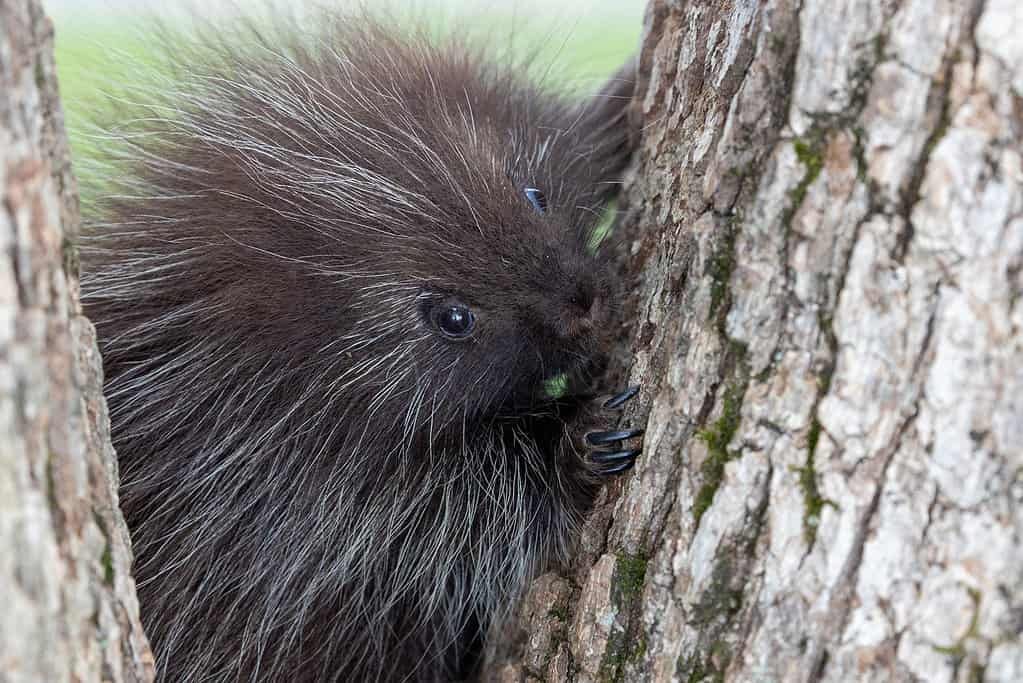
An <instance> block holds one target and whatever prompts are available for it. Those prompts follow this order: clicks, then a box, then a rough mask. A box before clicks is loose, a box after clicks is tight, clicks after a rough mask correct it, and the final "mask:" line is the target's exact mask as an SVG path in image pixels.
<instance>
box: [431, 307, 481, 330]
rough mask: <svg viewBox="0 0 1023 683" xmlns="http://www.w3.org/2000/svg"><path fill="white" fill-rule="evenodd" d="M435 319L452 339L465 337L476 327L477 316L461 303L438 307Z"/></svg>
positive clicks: (438, 325)
mask: <svg viewBox="0 0 1023 683" xmlns="http://www.w3.org/2000/svg"><path fill="white" fill-rule="evenodd" d="M435 320H436V323H437V327H438V328H439V329H440V331H441V333H442V334H443V335H444V336H446V337H450V338H451V339H465V338H466V337H468V336H469V335H470V334H472V330H473V328H474V327H476V316H475V315H473V312H472V311H470V310H469V309H468V308H466V307H465V306H462V305H461V304H450V305H447V306H442V307H440V308H438V309H437V313H436V317H435Z"/></svg>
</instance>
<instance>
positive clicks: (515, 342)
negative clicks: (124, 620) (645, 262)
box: [83, 21, 637, 683]
mask: <svg viewBox="0 0 1023 683" xmlns="http://www.w3.org/2000/svg"><path fill="white" fill-rule="evenodd" d="M261 40H263V41H264V42H262V43H260V44H258V45H257V46H255V47H253V48H251V49H246V50H242V51H238V52H233V51H232V49H231V48H228V47H226V43H225V44H217V43H211V44H210V45H208V46H207V48H205V51H203V50H200V51H198V52H193V53H191V54H192V56H191V57H190V58H189V59H195V60H196V61H195V62H194V63H193V62H188V61H184V63H182V64H180V65H179V66H181V67H182V69H181V81H180V83H179V84H178V88H177V89H176V90H175V91H174V92H168V93H165V94H164V96H163V97H162V98H161V100H160V101H159V102H156V103H153V105H152V106H151V107H150V108H148V109H147V110H146V114H144V115H141V116H137V117H135V118H132V120H131V121H129V122H127V123H124V124H123V126H122V127H121V129H120V131H119V134H120V135H122V137H123V139H124V141H126V144H127V145H128V155H127V157H126V158H125V165H123V166H121V167H120V169H121V170H120V173H122V174H124V175H122V176H120V178H121V179H118V180H116V182H117V184H119V185H120V186H121V190H120V191H118V192H115V193H113V195H112V196H111V197H110V198H109V199H106V200H104V201H102V202H101V203H100V204H99V207H98V209H97V214H96V215H97V218H96V219H95V220H94V225H92V226H91V228H90V229H89V236H88V239H87V240H86V242H85V249H84V251H83V253H84V256H85V265H84V289H85V296H84V301H85V304H86V308H87V313H88V314H89V315H90V317H92V319H93V320H94V321H95V322H96V324H97V327H98V330H99V335H100V341H101V345H102V351H103V353H104V362H105V369H106V373H107V378H106V381H107V385H106V388H107V395H108V399H109V402H110V407H111V420H112V427H113V436H114V442H115V445H116V447H117V450H118V454H119V459H120V463H121V475H122V489H121V496H122V497H121V501H122V505H123V509H124V511H125V514H126V517H127V520H128V523H129V526H130V529H131V533H132V538H133V542H134V550H135V557H136V565H135V573H136V578H137V581H138V589H139V596H140V600H141V608H142V617H143V621H144V622H145V626H146V629H147V632H148V634H149V636H150V638H151V640H152V642H153V646H154V649H155V652H156V656H157V661H158V669H159V672H160V676H161V679H162V680H164V681H168V682H173V683H181V682H185V683H191V682H194V681H299V682H305V681H360V682H361V681H378V680H379V681H402V680H413V681H450V680H455V679H457V678H459V677H463V676H467V675H469V674H471V671H472V669H473V667H474V665H475V658H476V656H477V654H478V651H479V645H480V640H481V637H482V634H483V633H484V631H485V630H486V628H487V626H488V624H490V623H491V622H492V620H493V619H494V618H495V617H497V616H498V615H500V613H501V610H502V609H503V608H505V607H507V606H508V603H509V601H510V600H511V599H512V598H513V597H514V596H515V594H516V593H517V592H518V591H519V590H520V589H521V587H522V586H523V583H524V582H525V581H526V580H527V579H528V578H529V577H530V576H532V575H533V574H534V573H535V572H536V571H537V570H538V569H541V568H543V567H544V566H545V565H547V564H548V563H550V562H553V561H557V560H559V559H563V558H564V555H565V553H566V552H567V550H568V548H569V545H570V543H571V540H572V534H573V531H574V529H575V528H576V526H577V525H578V523H579V521H580V519H581V517H582V516H583V514H584V513H585V511H586V509H587V506H588V505H589V504H590V501H591V497H592V495H593V493H594V491H595V488H596V487H597V486H598V485H599V481H600V478H599V476H598V475H600V474H602V473H608V472H613V471H618V470H621V469H624V468H626V467H627V466H628V465H629V464H631V462H632V459H633V458H634V457H635V455H636V453H637V451H626V450H623V448H624V446H622V445H620V440H621V439H622V438H623V437H626V438H627V437H630V436H634V435H635V432H632V433H628V434H622V433H618V434H615V433H610V432H608V433H605V434H603V435H598V436H597V437H595V438H594V437H591V441H594V442H597V443H598V444H599V445H600V448H601V449H602V450H598V449H597V447H594V446H593V444H592V443H586V442H585V441H584V440H583V438H582V437H583V435H584V434H585V433H586V432H588V431H590V430H592V429H595V428H596V429H599V428H601V427H602V426H603V425H602V424H601V422H610V420H611V419H612V417H611V416H601V414H600V404H598V403H595V402H592V401H587V400H583V399H573V398H571V397H570V396H571V392H570V396H569V397H564V398H562V399H560V400H559V401H552V400H551V399H549V398H547V397H545V395H544V389H543V387H544V384H545V382H546V381H549V380H550V379H551V378H552V377H555V376H558V375H560V374H565V375H566V376H568V377H570V378H573V381H572V382H570V385H569V386H570V387H578V386H584V385H585V383H584V382H582V380H583V379H585V378H586V376H587V374H588V373H589V372H590V371H592V369H593V368H594V364H595V363H598V362H599V359H600V357H601V353H602V350H603V348H604V344H605V340H604V336H605V333H606V331H607V330H608V328H609V323H608V316H609V310H610V306H609V303H608V301H609V296H610V292H611V283H610V280H609V272H608V268H607V264H606V263H605V258H604V257H603V256H600V255H594V254H592V253H591V250H590V249H589V248H588V247H587V243H588V240H589V239H590V232H589V231H590V230H591V229H592V227H593V224H594V222H595V216H596V215H597V214H598V213H599V207H600V206H601V204H602V203H603V202H604V201H605V200H606V199H607V197H608V195H609V194H610V193H611V192H613V190H614V189H615V182H616V181H617V179H618V177H619V175H620V173H621V171H622V169H623V167H624V164H625V162H626V159H627V156H628V153H629V149H628V145H627V132H626V130H625V121H624V115H623V112H624V107H625V102H626V101H627V98H628V95H629V94H630V93H631V84H629V83H626V82H618V83H616V84H615V85H613V86H612V87H611V88H610V89H609V90H607V91H605V93H604V94H603V95H602V96H601V97H598V98H591V99H589V100H587V101H585V102H583V103H581V104H577V103H572V102H569V101H566V100H563V99H561V98H559V97H557V96H554V95H551V94H549V93H544V92H542V91H541V90H539V89H537V88H535V87H533V86H531V85H529V84H528V83H527V82H526V81H525V80H524V79H523V78H522V77H521V74H519V73H516V72H515V71H514V70H512V69H502V68H500V67H497V66H494V65H491V64H488V63H487V62H486V61H484V60H483V59H482V58H481V57H480V56H479V55H478V54H477V53H476V52H474V51H473V50H470V49H461V48H458V47H455V46H453V45H451V44H449V45H447V46H446V47H445V46H441V47H431V46H428V43H427V41H426V40H425V39H423V38H420V37H417V36H416V35H414V34H413V33H411V32H409V33H402V32H398V31H391V30H390V29H387V30H385V29H384V28H383V27H381V26H380V25H378V24H374V23H372V22H368V21H363V22H360V23H359V24H358V25H355V26H352V25H351V24H345V23H344V22H337V23H333V24H330V28H324V29H323V31H322V34H318V35H317V37H316V38H315V39H310V40H309V41H307V42H303V41H302V40H300V39H297V38H294V37H288V36H287V35H284V34H282V37H280V38H269V37H263V38H262V39H261ZM538 189H539V190H540V191H537V190H538Z"/></svg>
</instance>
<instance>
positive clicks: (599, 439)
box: [583, 386, 643, 475]
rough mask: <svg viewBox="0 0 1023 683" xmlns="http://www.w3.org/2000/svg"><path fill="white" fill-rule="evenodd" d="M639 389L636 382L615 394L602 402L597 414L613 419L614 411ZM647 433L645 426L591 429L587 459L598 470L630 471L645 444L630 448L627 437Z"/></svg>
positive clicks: (587, 436) (585, 443) (610, 472)
mask: <svg viewBox="0 0 1023 683" xmlns="http://www.w3.org/2000/svg"><path fill="white" fill-rule="evenodd" d="M638 393H639V387H638V386H632V387H629V388H628V389H626V390H625V391H623V392H621V393H619V394H615V395H614V396H612V397H611V398H609V399H607V400H606V401H604V402H603V404H600V406H599V408H597V410H596V411H594V416H593V417H594V418H596V419H597V420H601V421H603V420H604V419H607V420H608V421H611V418H612V416H611V414H610V413H611V411H616V410H618V409H619V408H621V407H622V406H623V405H625V403H627V402H628V401H630V400H631V399H633V398H634V397H635V396H636V394H638ZM642 435H643V430H642V429H615V430H606V431H588V432H586V434H585V435H584V436H583V446H584V447H585V449H586V453H587V456H586V457H587V460H589V462H590V464H591V465H592V466H593V469H594V471H595V472H597V473H598V474H603V475H615V474H621V473H622V472H627V471H628V470H630V469H632V466H633V465H635V464H636V458H637V457H639V454H640V453H641V452H642V451H643V449H642V448H627V447H626V445H625V442H626V441H629V440H631V439H635V438H637V437H640V436H642Z"/></svg>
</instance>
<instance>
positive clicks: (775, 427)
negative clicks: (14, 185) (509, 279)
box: [489, 0, 1023, 683]
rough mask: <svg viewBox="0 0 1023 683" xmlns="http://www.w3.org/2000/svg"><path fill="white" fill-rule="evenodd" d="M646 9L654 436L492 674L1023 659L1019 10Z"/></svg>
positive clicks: (844, 677) (819, 2) (672, 677)
mask: <svg viewBox="0 0 1023 683" xmlns="http://www.w3.org/2000/svg"><path fill="white" fill-rule="evenodd" d="M645 21H646V27H645V34H644V39H643V45H642V53H641V67H640V73H641V74H642V75H641V81H642V82H641V87H640V89H639V92H638V94H637V96H636V99H635V101H634V103H633V104H634V108H635V115H636V121H637V124H638V125H639V126H640V130H641V133H640V135H641V148H640V151H639V155H638V159H637V162H636V170H635V175H634V177H633V179H632V181H631V182H630V184H629V187H628V190H627V204H628V207H629V209H628V213H627V216H626V219H625V225H624V227H623V230H624V231H625V235H624V237H625V249H624V253H623V257H624V262H625V266H624V267H625V269H626V270H627V272H628V276H629V278H630V280H629V283H630V298H629V302H628V305H629V307H630V308H629V310H630V315H629V316H628V320H627V322H628V327H627V330H628V331H627V332H625V333H623V334H624V336H623V346H624V347H625V348H628V349H630V352H631V356H630V357H629V358H627V359H625V360H624V361H623V364H622V367H623V372H624V374H627V376H628V378H629V379H630V380H631V381H633V382H639V383H642V385H643V391H642V394H641V400H640V401H639V405H637V406H635V407H634V408H633V410H632V412H631V413H630V414H629V415H628V416H627V418H628V422H630V423H631V424H633V425H643V424H645V426H646V428H647V432H646V442H645V450H644V454H643V456H642V457H641V459H640V461H639V462H638V464H637V466H636V468H635V470H634V471H633V472H632V473H631V474H630V475H629V476H628V477H627V478H625V479H624V480H623V481H621V483H618V484H615V485H612V487H611V488H610V489H609V490H608V492H607V494H606V497H605V498H604V499H603V501H602V504H601V506H600V508H599V510H598V512H597V514H596V515H595V517H594V519H593V520H592V522H591V524H590V527H589V529H588V533H587V536H586V541H585V543H584V548H583V551H582V553H581V555H580V558H579V562H578V565H577V566H575V567H572V568H570V569H569V570H567V571H565V572H563V573H562V574H560V575H558V574H551V575H547V576H545V577H543V578H542V579H541V580H540V581H539V582H538V583H537V585H536V586H534V590H533V591H532V592H531V594H530V595H529V596H528V598H527V599H526V601H525V604H524V606H523V609H522V615H521V618H520V621H519V623H518V628H517V632H516V633H514V634H512V637H511V638H509V643H510V646H511V647H510V648H509V649H510V650H512V652H511V653H506V654H507V657H506V658H505V659H503V660H499V661H498V663H497V664H496V665H495V666H494V668H493V670H492V672H491V673H490V674H489V676H490V677H491V678H495V679H499V680H504V681H519V680H529V681H535V680H543V681H551V682H553V681H580V682H581V681H688V682H694V681H741V682H749V681H765V682H766V681H836V682H837V681H843V682H844V681H927V682H929V683H940V682H942V681H961V682H964V683H965V682H968V681H970V682H972V681H1006V682H1009V681H1023V644H1021V636H1020V633H1021V631H1023V538H1021V535H1023V144H1021V140H1023V4H1021V3H1020V2H1019V0H885V1H882V0H803V1H802V2H796V1H794V0H766V1H763V2H757V1H754V0H706V1H704V2H685V1H682V0H676V1H674V2H670V1H668V0H654V2H652V3H651V6H650V8H649V10H648V13H647V16H646V20H645ZM515 636H518V637H515Z"/></svg>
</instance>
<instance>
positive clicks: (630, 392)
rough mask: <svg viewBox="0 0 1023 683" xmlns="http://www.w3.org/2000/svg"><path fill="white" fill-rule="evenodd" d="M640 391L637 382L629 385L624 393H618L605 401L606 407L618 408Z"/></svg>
mask: <svg viewBox="0 0 1023 683" xmlns="http://www.w3.org/2000/svg"><path fill="white" fill-rule="evenodd" d="M638 393H639V385H638V384H636V385H634V386H631V387H629V388H628V389H626V390H625V391H623V392H622V393H620V394H618V395H616V396H612V397H611V398H609V399H607V401H605V402H604V407H605V408H611V409H613V408H618V407H619V406H621V405H622V404H623V403H625V402H626V401H628V400H629V399H630V398H633V397H635V395H636V394H638Z"/></svg>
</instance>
